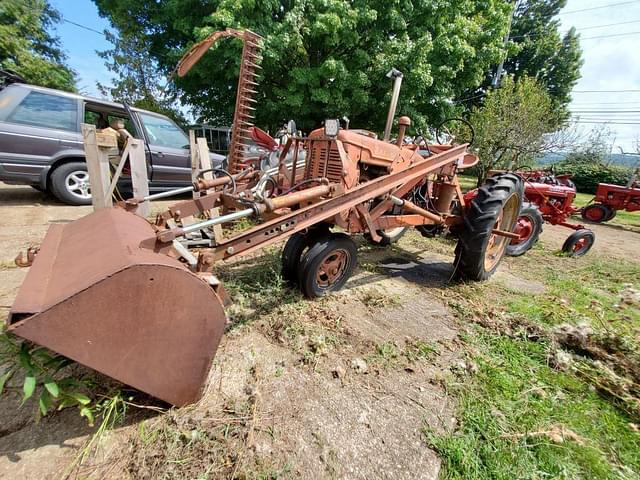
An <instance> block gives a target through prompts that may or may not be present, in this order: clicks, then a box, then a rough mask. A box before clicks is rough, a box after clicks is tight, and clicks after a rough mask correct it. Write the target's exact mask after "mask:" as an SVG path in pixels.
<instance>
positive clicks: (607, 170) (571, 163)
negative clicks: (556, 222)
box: [554, 157, 632, 193]
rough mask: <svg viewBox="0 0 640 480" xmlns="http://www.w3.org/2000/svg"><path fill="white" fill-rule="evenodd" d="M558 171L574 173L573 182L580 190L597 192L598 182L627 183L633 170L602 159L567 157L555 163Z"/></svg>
mask: <svg viewBox="0 0 640 480" xmlns="http://www.w3.org/2000/svg"><path fill="white" fill-rule="evenodd" d="M554 169H555V171H556V172H557V173H565V172H566V173H572V174H573V183H575V184H576V188H577V189H578V191H579V192H583V193H596V188H597V187H598V183H613V184H616V185H625V184H626V183H627V181H628V180H629V177H630V175H631V173H632V172H631V170H630V169H629V168H625V167H622V166H619V165H606V164H604V163H602V162H600V161H595V162H586V161H583V160H581V159H579V158H575V159H574V158H570V157H569V158H567V159H566V160H563V161H560V162H558V163H556V164H554Z"/></svg>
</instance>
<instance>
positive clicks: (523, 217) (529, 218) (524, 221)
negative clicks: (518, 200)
mask: <svg viewBox="0 0 640 480" xmlns="http://www.w3.org/2000/svg"><path fill="white" fill-rule="evenodd" d="M543 224H544V219H543V218H542V214H541V213H540V209H538V207H537V206H536V205H534V204H533V203H529V202H524V203H523V204H522V208H521V209H520V215H519V216H518V221H517V223H516V228H515V233H521V238H520V240H516V242H517V243H514V240H511V242H509V245H507V255H509V256H510V257H519V256H520V255H524V254H525V253H527V252H528V251H529V250H531V248H533V246H534V245H535V244H536V243H538V238H539V237H540V234H541V233H542V225H543Z"/></svg>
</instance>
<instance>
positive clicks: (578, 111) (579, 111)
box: [571, 110, 640, 113]
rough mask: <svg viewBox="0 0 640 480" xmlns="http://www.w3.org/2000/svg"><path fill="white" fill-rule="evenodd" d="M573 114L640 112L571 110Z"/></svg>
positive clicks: (625, 111)
mask: <svg viewBox="0 0 640 480" xmlns="http://www.w3.org/2000/svg"><path fill="white" fill-rule="evenodd" d="M571 112H572V113H640V110H571Z"/></svg>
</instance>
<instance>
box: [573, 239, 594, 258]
mask: <svg viewBox="0 0 640 480" xmlns="http://www.w3.org/2000/svg"><path fill="white" fill-rule="evenodd" d="M590 244H591V242H589V240H588V239H587V238H586V237H582V238H580V239H579V240H578V241H577V242H576V243H574V244H573V249H572V250H571V252H572V253H573V254H574V255H575V254H578V253H580V252H582V251H584V250H585V249H587V248H588V247H589V245H590Z"/></svg>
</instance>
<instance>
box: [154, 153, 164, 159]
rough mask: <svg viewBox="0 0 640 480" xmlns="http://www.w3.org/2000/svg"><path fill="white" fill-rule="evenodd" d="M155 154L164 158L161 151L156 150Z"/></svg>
mask: <svg viewBox="0 0 640 480" xmlns="http://www.w3.org/2000/svg"><path fill="white" fill-rule="evenodd" d="M156 155H157V156H159V157H160V158H164V153H162V152H156Z"/></svg>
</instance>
